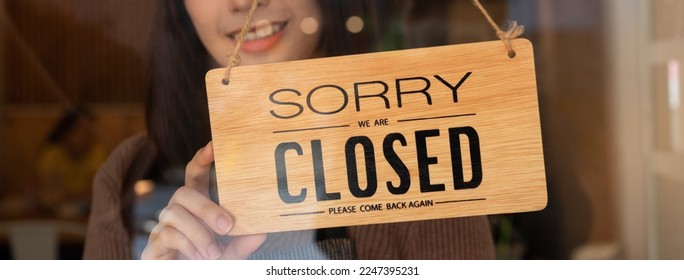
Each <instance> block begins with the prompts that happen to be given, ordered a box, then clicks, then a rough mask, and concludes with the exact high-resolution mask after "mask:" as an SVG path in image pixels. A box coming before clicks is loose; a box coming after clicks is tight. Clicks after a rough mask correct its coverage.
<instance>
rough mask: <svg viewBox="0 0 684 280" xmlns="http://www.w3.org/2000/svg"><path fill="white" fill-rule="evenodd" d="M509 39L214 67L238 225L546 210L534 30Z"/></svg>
mask: <svg viewBox="0 0 684 280" xmlns="http://www.w3.org/2000/svg"><path fill="white" fill-rule="evenodd" d="M513 46H514V49H515V51H516V53H517V56H516V57H515V58H509V57H508V56H507V53H506V50H505V49H504V47H503V44H502V43H501V42H500V41H492V42H483V43H474V44H464V45H453V46H443V47H433V48H423V49H413V50H402V51H392V52H383V53H374V54H363V55H353V56H344V57H334V58H321V59H310V60H301V61H293V62H285V63H274V64H264V65H253V66H239V67H235V68H234V69H233V70H232V73H231V80H230V83H229V84H228V85H224V84H223V83H222V82H221V80H222V79H223V71H224V70H223V69H215V70H211V71H209V72H208V73H207V76H206V82H207V91H208V99H209V110H210V117H211V126H212V134H213V141H214V152H215V160H216V174H217V183H218V187H219V190H218V194H219V200H220V204H221V205H222V206H223V207H225V208H226V209H228V210H229V211H230V212H231V213H232V214H233V216H234V217H235V219H236V224H235V228H234V230H233V231H232V232H231V234H232V235H242V234H251V233H263V232H278V231H290V230H302V229H314V228H325V227H336V226H351V225H363V224H373V223H389V222H401V221H413V220H426V219H439V218H449V217H463V216H475V215H486V214H498V213H512V212H525V211H535V210H541V209H543V208H544V207H545V206H546V201H547V194H546V179H545V172H544V159H543V149H542V140H541V130H540V120H539V109H538V102H537V87H536V78H535V70H534V57H533V50H532V44H531V43H530V42H529V41H527V40H524V39H517V40H515V41H514V42H513Z"/></svg>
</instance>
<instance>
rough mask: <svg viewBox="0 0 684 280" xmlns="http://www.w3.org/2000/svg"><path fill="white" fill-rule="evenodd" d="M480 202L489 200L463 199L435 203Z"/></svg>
mask: <svg viewBox="0 0 684 280" xmlns="http://www.w3.org/2000/svg"><path fill="white" fill-rule="evenodd" d="M480 200H487V199H486V198H471V199H461V200H448V201H437V202H435V204H444V203H458V202H470V201H480Z"/></svg>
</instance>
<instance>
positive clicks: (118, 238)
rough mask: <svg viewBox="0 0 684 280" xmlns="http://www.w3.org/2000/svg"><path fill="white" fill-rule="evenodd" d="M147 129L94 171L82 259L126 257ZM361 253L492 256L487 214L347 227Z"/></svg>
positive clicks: (146, 153) (145, 161)
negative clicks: (135, 190)
mask: <svg viewBox="0 0 684 280" xmlns="http://www.w3.org/2000/svg"><path fill="white" fill-rule="evenodd" d="M151 151H152V149H151V148H150V145H149V141H148V138H147V136H146V135H144V134H142V135H138V136H135V137H132V138H130V139H128V140H126V141H125V142H124V143H122V144H121V145H120V146H119V147H118V148H117V149H116V150H115V151H114V152H113V153H112V155H110V157H109V159H108V160H107V162H106V163H105V164H104V166H103V167H102V168H101V169H100V171H99V172H98V174H97V176H96V177H95V181H94V186H93V204H92V205H93V208H92V210H91V215H90V220H89V223H88V233H87V238H86V245H85V252H84V258H85V259H130V258H133V253H132V249H131V234H130V232H131V231H130V230H129V226H130V225H129V224H130V221H128V220H129V219H130V218H129V217H130V213H129V212H128V211H129V209H131V207H130V206H131V205H132V203H133V200H134V197H133V191H132V186H133V184H134V183H135V182H136V181H137V180H139V179H141V178H142V177H143V176H144V175H145V174H144V173H145V172H147V171H146V170H149V167H150V165H151V164H152V163H153V161H154V156H155V155H154V153H153V152H151ZM348 235H349V238H350V239H351V240H352V241H353V244H354V245H355V250H356V257H358V258H359V259H493V258H494V246H493V242H492V238H491V233H490V229H489V223H488V221H487V218H486V217H469V218H458V219H442V220H431V221H419V222H405V223H393V224H379V225H367V226H355V227H349V228H348Z"/></svg>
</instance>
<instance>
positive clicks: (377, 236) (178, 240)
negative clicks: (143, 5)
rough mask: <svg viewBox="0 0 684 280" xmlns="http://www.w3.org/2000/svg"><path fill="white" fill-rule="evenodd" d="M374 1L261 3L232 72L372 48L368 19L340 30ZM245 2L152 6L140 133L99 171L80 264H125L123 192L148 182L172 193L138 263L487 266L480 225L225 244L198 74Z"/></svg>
mask: <svg viewBox="0 0 684 280" xmlns="http://www.w3.org/2000/svg"><path fill="white" fill-rule="evenodd" d="M373 2H374V1H366V0H354V1H351V0H335V1H331V0H320V1H315V0H266V1H264V0H261V3H260V7H259V8H258V9H257V11H256V13H255V15H254V20H253V23H252V25H251V29H250V33H251V34H248V35H247V36H246V41H245V42H244V44H243V47H242V48H241V55H240V56H241V61H242V65H249V64H258V63H269V62H277V61H287V60H295V59H305V58H312V57H318V56H323V55H325V56H331V55H342V54H351V53H359V52H369V51H372V50H373V47H374V45H375V41H374V40H373V39H374V38H377V36H376V35H375V34H373V32H371V31H372V30H373V29H375V25H374V24H372V23H371V22H370V21H368V20H367V26H368V27H367V28H365V31H364V32H360V33H355V34H352V33H349V32H347V31H346V30H345V29H344V26H343V24H344V23H345V21H346V19H347V18H349V17H350V16H352V15H356V16H360V17H361V18H364V19H369V18H372V14H371V13H370V11H373V8H374V7H373V5H372V3H373ZM251 4H252V1H249V0H211V1H206V0H204V1H200V0H185V1H180V0H178V1H162V2H161V3H160V4H159V5H160V12H159V15H158V16H159V17H158V21H157V23H156V29H155V31H154V35H153V37H152V42H153V46H152V50H153V51H152V67H151V68H152V83H151V84H152V89H151V94H150V97H149V100H148V104H147V123H148V133H149V135H148V136H145V135H141V136H137V137H135V138H132V139H130V140H128V141H127V142H125V143H123V144H122V145H121V146H120V147H119V148H118V149H117V150H116V151H115V152H114V153H113V154H112V156H111V157H110V159H109V160H108V162H107V163H106V164H105V166H104V167H103V168H102V170H101V171H100V173H99V174H98V176H97V178H96V180H95V186H94V201H93V204H94V206H93V214H92V215H91V219H90V224H89V230H88V238H87V241H86V248H85V257H86V258H130V257H132V255H133V254H132V252H131V245H130V244H131V236H132V235H133V230H134V229H133V228H132V226H131V224H132V223H133V221H134V220H135V215H132V212H133V210H132V209H133V207H132V206H133V205H134V204H135V196H134V194H133V184H134V183H135V182H136V181H137V180H140V179H143V178H151V179H153V180H154V181H155V182H156V184H157V185H168V186H170V187H171V188H173V195H172V196H171V198H170V200H169V202H168V204H167V205H166V206H165V207H164V209H163V210H162V211H161V214H160V215H159V223H158V224H157V225H156V226H155V227H154V229H152V231H151V234H150V237H149V241H148V242H147V245H146V247H145V249H144V251H143V253H142V257H143V258H150V259H175V258H190V259H217V258H223V259H244V258H350V257H354V256H356V257H359V258H371V259H396V258H412V259H431V258H445V259H453V258H492V257H493V248H492V247H493V245H492V241H491V237H490V232H489V227H488V223H487V220H486V218H484V217H478V218H466V219H450V220H439V221H425V222H413V223H400V224H385V225H372V226H360V227H352V228H348V229H344V228H343V229H328V230H319V231H299V232H288V233H278V234H270V235H268V237H267V236H266V235H253V236H241V237H236V238H233V239H230V240H229V239H227V238H225V237H224V236H225V235H226V234H227V233H228V232H229V231H230V229H231V227H232V223H233V220H232V218H231V215H230V212H229V211H228V210H225V209H223V208H222V207H220V206H218V205H217V204H216V203H215V202H214V201H215V200H212V199H211V195H210V193H211V191H210V190H211V189H212V188H210V187H209V186H210V185H212V184H211V183H210V181H211V179H213V176H212V175H211V168H210V167H211V164H212V162H213V149H212V146H211V143H209V144H207V143H208V142H209V141H210V138H211V135H210V129H209V117H208V112H207V99H206V93H205V85H204V75H205V73H206V71H207V70H209V69H211V68H215V67H219V66H222V65H226V64H227V63H226V62H227V55H228V53H229V52H230V50H231V49H232V47H233V46H234V45H235V37H236V34H237V32H238V30H239V29H240V27H241V26H242V23H243V21H244V18H245V15H246V13H247V12H248V10H249V7H250V5H251ZM312 22H313V23H314V25H313V27H314V28H312V26H311V25H310V23H312ZM303 24H304V25H307V24H308V25H309V26H304V28H302V27H303ZM205 145H206V146H205ZM200 148H201V149H200ZM197 149H199V151H197ZM183 175H184V177H183ZM177 186H183V187H180V188H177V189H176V187H177Z"/></svg>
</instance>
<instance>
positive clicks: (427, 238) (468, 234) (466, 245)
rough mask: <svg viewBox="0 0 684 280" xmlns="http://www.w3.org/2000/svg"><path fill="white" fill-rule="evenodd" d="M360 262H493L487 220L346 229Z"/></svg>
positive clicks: (413, 223)
mask: <svg viewBox="0 0 684 280" xmlns="http://www.w3.org/2000/svg"><path fill="white" fill-rule="evenodd" d="M350 235H351V238H352V239H353V240H354V243H355V245H356V253H357V255H358V257H359V258H360V259H409V260H428V259H445V260H456V259H494V257H495V254H494V242H493V240H492V235H491V231H490V227H489V222H488V219H487V217H485V216H479V217H467V218H455V219H441V220H427V221H416V222H405V223H392V224H377V225H368V226H358V227H352V228H350Z"/></svg>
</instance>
